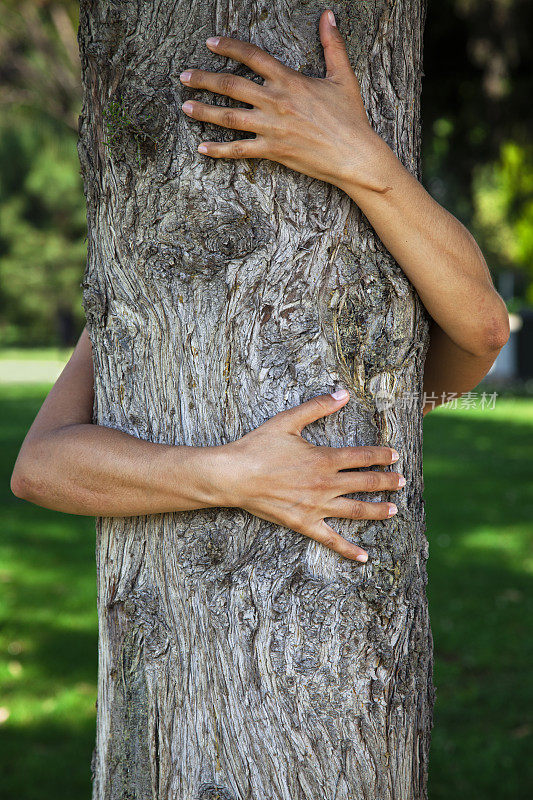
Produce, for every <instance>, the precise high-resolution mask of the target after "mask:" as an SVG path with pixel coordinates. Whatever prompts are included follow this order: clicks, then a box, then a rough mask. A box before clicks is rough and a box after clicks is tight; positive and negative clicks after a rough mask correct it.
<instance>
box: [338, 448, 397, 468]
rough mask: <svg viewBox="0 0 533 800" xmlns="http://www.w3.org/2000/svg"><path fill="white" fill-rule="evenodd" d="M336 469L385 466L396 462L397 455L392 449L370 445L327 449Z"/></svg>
mask: <svg viewBox="0 0 533 800" xmlns="http://www.w3.org/2000/svg"><path fill="white" fill-rule="evenodd" d="M327 449H328V450H329V452H330V453H331V454H332V458H333V463H334V464H335V466H336V467H337V469H358V468H360V467H374V466H387V465H389V464H394V462H395V461H398V459H399V457H400V456H399V454H398V452H397V451H396V450H394V449H393V448H392V447H381V446H378V445H370V446H364V447H328V448H327Z"/></svg>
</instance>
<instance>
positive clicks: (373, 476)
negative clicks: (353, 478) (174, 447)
mask: <svg viewBox="0 0 533 800" xmlns="http://www.w3.org/2000/svg"><path fill="white" fill-rule="evenodd" d="M380 486H381V476H380V474H379V473H378V472H367V473H365V475H364V478H363V487H364V488H363V491H365V492H375V491H376V489H379V488H380Z"/></svg>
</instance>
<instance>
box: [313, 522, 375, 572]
mask: <svg viewBox="0 0 533 800" xmlns="http://www.w3.org/2000/svg"><path fill="white" fill-rule="evenodd" d="M304 533H305V536H309V538H310V539H315V541H317V542H320V543H321V544H323V545H325V546H326V547H329V549H330V550H334V551H335V552H336V553H339V555H341V556H345V558H351V559H352V561H362V562H363V563H364V562H365V561H368V553H366V552H365V551H364V550H363V549H362V548H361V547H358V546H357V545H356V544H352V543H351V542H349V541H348V540H347V539H345V538H344V537H343V536H341V535H340V533H337V531H334V530H333V528H331V527H330V526H329V525H328V523H327V522H324V520H320V522H319V523H317V524H316V525H313V526H312V527H311V528H308V529H306V530H305V532H304Z"/></svg>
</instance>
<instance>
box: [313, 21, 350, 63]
mask: <svg viewBox="0 0 533 800" xmlns="http://www.w3.org/2000/svg"><path fill="white" fill-rule="evenodd" d="M330 15H331V16H330ZM318 30H319V33H320V41H321V42H322V47H323V48H324V60H325V62H326V78H342V77H343V76H344V75H346V73H347V72H348V71H349V72H350V73H351V74H352V75H353V74H354V73H353V69H352V65H351V64H350V59H349V58H348V53H347V52H346V45H345V44H344V39H343V38H342V36H341V34H340V32H339V29H338V28H337V23H336V22H335V16H334V14H333V11H329V10H328V11H324V12H323V14H322V15H321V17H320V21H319V23H318Z"/></svg>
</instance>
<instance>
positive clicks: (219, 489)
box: [177, 442, 235, 508]
mask: <svg viewBox="0 0 533 800" xmlns="http://www.w3.org/2000/svg"><path fill="white" fill-rule="evenodd" d="M232 444H233V443H232V442H231V443H229V444H225V445H214V446H206V447H187V450H188V451H189V456H190V458H189V460H188V461H187V466H186V470H187V475H188V476H189V477H190V479H191V494H192V500H193V502H194V503H196V504H197V505H195V507H196V508H214V507H218V506H220V507H226V508H229V507H232V506H234V505H235V502H234V500H235V498H234V492H233V491H232V476H234V473H235V454H234V452H233V448H232ZM177 458H178V459H180V456H179V454H178V456H177ZM181 463H182V466H183V461H182V462H181ZM182 479H183V478H182Z"/></svg>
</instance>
